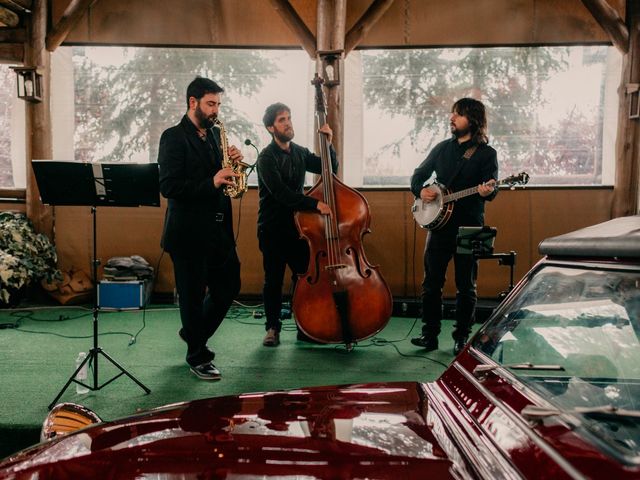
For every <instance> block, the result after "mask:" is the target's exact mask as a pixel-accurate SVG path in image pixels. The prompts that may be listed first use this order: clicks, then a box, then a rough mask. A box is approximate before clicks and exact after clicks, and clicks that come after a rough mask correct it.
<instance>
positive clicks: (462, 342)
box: [453, 338, 467, 356]
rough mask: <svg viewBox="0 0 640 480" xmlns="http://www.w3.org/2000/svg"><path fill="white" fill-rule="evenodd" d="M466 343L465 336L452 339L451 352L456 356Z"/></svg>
mask: <svg viewBox="0 0 640 480" xmlns="http://www.w3.org/2000/svg"><path fill="white" fill-rule="evenodd" d="M466 344H467V339H466V338H459V339H457V340H454V342H453V354H454V355H455V356H458V354H459V353H460V352H461V351H462V349H463V348H464V346H465V345H466Z"/></svg>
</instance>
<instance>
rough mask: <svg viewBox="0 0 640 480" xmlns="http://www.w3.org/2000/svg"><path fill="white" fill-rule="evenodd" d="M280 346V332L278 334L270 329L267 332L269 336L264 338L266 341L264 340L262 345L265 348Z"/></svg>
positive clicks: (273, 329)
mask: <svg viewBox="0 0 640 480" xmlns="http://www.w3.org/2000/svg"><path fill="white" fill-rule="evenodd" d="M279 344H280V332H278V331H277V330H276V329H275V328H270V329H269V330H267V334H266V335H265V336H264V340H262V345H264V346H265V347H277V346H278V345H279Z"/></svg>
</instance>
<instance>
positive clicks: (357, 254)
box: [293, 75, 392, 349]
mask: <svg viewBox="0 0 640 480" xmlns="http://www.w3.org/2000/svg"><path fill="white" fill-rule="evenodd" d="M311 83H312V84H313V85H314V87H315V92H316V112H315V113H316V123H317V126H318V128H319V127H321V126H322V125H324V124H325V123H326V108H325V101H324V95H323V92H322V83H323V80H322V78H320V77H319V76H318V75H316V76H315V78H314V79H313V81H312V82H311ZM318 145H319V149H320V158H321V175H320V178H319V180H318V181H317V183H316V184H315V185H314V186H313V187H312V188H311V189H310V190H309V192H308V193H307V195H309V196H310V197H313V198H315V199H317V200H318V201H322V202H324V203H326V204H327V205H328V206H329V208H330V209H331V215H320V214H319V213H318V212H297V213H296V215H295V221H296V226H297V227H298V231H299V232H300V235H301V236H302V237H303V238H304V239H305V240H306V241H307V243H308V245H309V250H310V256H309V258H310V262H309V266H308V268H307V271H306V272H305V273H304V274H303V275H300V276H299V278H298V281H297V282H296V287H295V291H294V295H293V313H294V316H295V319H296V322H297V323H298V326H299V327H300V329H301V330H302V331H303V332H304V333H305V334H306V335H307V336H309V337H311V338H313V339H314V340H316V341H319V342H322V343H345V344H346V345H347V348H348V349H351V346H352V345H353V344H354V343H355V342H358V341H359V340H362V339H365V338H368V337H370V336H372V335H374V334H376V333H377V332H379V331H380V330H382V328H384V326H385V325H386V324H387V322H388V321H389V318H390V317H391V310H392V298H391V292H390V291H389V287H388V286H387V284H386V282H385V281H384V279H383V278H382V275H381V274H380V272H379V269H378V267H377V266H374V265H371V264H370V263H369V262H368V260H367V258H366V255H365V253H364V249H363V246H362V238H363V236H364V235H365V234H367V233H369V232H370V230H369V225H370V223H371V216H370V214H369V205H368V203H367V200H366V199H365V198H364V196H363V195H362V194H360V192H358V191H356V190H354V189H352V188H350V187H348V186H346V185H345V184H344V183H342V182H341V181H340V180H339V179H338V178H337V177H336V176H335V174H334V173H333V171H332V168H331V150H330V145H329V142H328V140H327V137H326V135H324V134H322V133H320V132H318Z"/></svg>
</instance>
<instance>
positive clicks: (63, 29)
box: [46, 0, 96, 52]
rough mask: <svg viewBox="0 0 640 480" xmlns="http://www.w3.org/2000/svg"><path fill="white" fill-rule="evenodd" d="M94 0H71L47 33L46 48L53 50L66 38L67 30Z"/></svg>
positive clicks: (70, 28) (74, 24)
mask: <svg viewBox="0 0 640 480" xmlns="http://www.w3.org/2000/svg"><path fill="white" fill-rule="evenodd" d="M95 1H96V0H71V3H69V5H67V8H66V10H65V11H64V13H63V14H62V17H60V20H59V21H58V23H57V24H56V25H55V26H54V27H53V28H52V29H51V31H50V32H49V33H48V34H47V42H46V45H47V50H48V51H50V52H53V51H54V50H55V49H56V48H58V47H59V46H60V44H61V43H62V42H64V40H65V39H66V38H67V35H69V32H70V31H71V30H72V29H73V27H75V26H76V24H77V23H78V21H79V20H80V19H81V18H82V17H83V16H84V15H85V13H87V11H88V10H89V8H90V7H91V5H93V3H94V2H95Z"/></svg>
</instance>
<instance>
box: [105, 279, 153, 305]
mask: <svg viewBox="0 0 640 480" xmlns="http://www.w3.org/2000/svg"><path fill="white" fill-rule="evenodd" d="M150 296H151V282H149V281H145V280H130V281H117V282H116V281H109V280H102V281H101V282H100V283H98V307H99V308H102V309H112V310H135V309H138V308H142V307H144V306H145V305H146V304H147V302H148V301H149V297H150Z"/></svg>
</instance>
